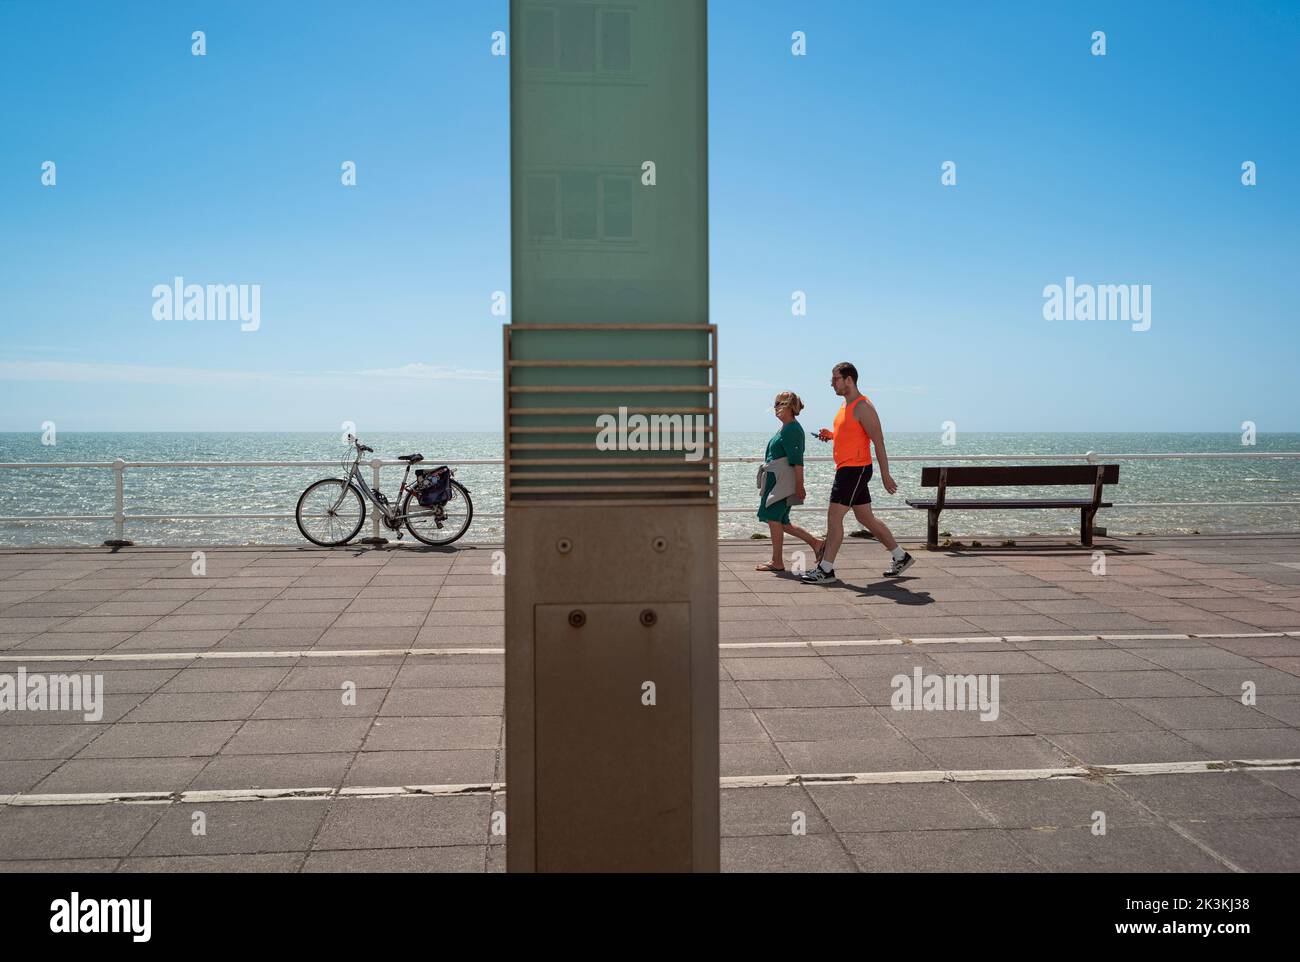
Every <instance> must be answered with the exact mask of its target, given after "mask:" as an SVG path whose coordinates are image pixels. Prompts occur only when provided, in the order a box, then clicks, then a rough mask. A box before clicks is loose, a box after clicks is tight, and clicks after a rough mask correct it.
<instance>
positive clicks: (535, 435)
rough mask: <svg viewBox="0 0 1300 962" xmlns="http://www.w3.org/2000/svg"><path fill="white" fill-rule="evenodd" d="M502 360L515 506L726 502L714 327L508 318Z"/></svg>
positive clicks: (508, 480)
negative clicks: (720, 491)
mask: <svg viewBox="0 0 1300 962" xmlns="http://www.w3.org/2000/svg"><path fill="white" fill-rule="evenodd" d="M521 348H522V349H521ZM520 354H524V355H525V356H526V358H527V359H522V358H520V357H519V355H520ZM503 356H504V359H505V375H504V382H505V425H506V445H505V495H506V503H507V504H518V503H534V502H539V501H541V502H554V503H565V502H568V503H575V504H590V503H607V502H611V501H614V502H629V501H635V502H657V503H673V504H683V503H686V504H716V502H717V463H718V451H717V443H716V441H717V329H716V327H715V326H714V325H712V324H599V323H593V324H507V325H505V327H504V353H503Z"/></svg>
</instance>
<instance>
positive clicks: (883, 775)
mask: <svg viewBox="0 0 1300 962" xmlns="http://www.w3.org/2000/svg"><path fill="white" fill-rule="evenodd" d="M1297 768H1300V758H1253V759H1233V760H1222V761H1200V762H1133V763H1129V764H1124V765H1073V766H1068V767H1064V768H989V769H971V770H965V771H960V770H943V769H933V770H928V771H916V772H823V773H815V774H806V775H729V776H726V777H723V778H721V779H719V780H718V781H719V785H720V787H722V788H725V789H731V788H780V787H791V786H799V785H815V786H819V785H906V784H918V783H927V782H1019V781H1035V780H1046V779H1053V778H1110V777H1115V776H1119V775H1126V776H1142V775H1202V774H1207V773H1216V774H1227V773H1231V772H1250V771H1259V772H1272V771H1293V770H1295V769H1297ZM505 790H506V783H505V782H480V783H471V784H462V785H392V786H359V787H349V788H329V787H316V788H233V789H209V790H203V791H187V792H77V793H68V794H45V795H24V794H17V795H0V806H5V805H8V806H12V807H21V806H53V805H108V804H112V803H115V802H118V803H124V804H130V805H140V804H146V805H172V804H194V803H207V802H254V801H258V802H260V801H281V800H291V799H297V800H316V801H319V800H323V799H334V798H416V797H420V796H437V797H443V798H447V797H453V796H463V795H491V794H493V793H495V792H502V791H505Z"/></svg>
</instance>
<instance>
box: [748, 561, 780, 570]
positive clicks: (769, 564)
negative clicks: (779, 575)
mask: <svg viewBox="0 0 1300 962" xmlns="http://www.w3.org/2000/svg"><path fill="white" fill-rule="evenodd" d="M754 570H755V571H784V570H785V569H784V568H778V567H776V566H775V565H774V564H772V562H770V561H764V562H763V563H762V564H761V565H755V566H754Z"/></svg>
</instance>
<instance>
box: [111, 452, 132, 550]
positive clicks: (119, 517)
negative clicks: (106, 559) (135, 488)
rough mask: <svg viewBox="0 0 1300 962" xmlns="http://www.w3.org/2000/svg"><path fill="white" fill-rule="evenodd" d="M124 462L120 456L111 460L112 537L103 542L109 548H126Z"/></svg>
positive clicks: (127, 544) (127, 545)
mask: <svg viewBox="0 0 1300 962" xmlns="http://www.w3.org/2000/svg"><path fill="white" fill-rule="evenodd" d="M125 490H126V462H125V461H123V460H122V459H121V458H118V459H116V460H115V461H114V462H113V537H111V538H109V539H108V540H107V541H105V542H104V545H105V546H106V547H109V548H126V547H129V546H130V545H131V544H132V542H130V541H127V540H126V504H125V500H126V499H125V494H124V492H125Z"/></svg>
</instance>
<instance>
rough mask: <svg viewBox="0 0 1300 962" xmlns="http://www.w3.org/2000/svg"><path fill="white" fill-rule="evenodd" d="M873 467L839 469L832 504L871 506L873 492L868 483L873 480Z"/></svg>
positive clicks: (866, 465)
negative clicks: (868, 488)
mask: <svg viewBox="0 0 1300 962" xmlns="http://www.w3.org/2000/svg"><path fill="white" fill-rule="evenodd" d="M871 468H872V465H870V464H865V465H863V466H862V467H857V468H839V469H838V470H837V471H836V472H835V483H834V484H832V485H831V504H847V505H849V506H850V507H852V506H853V505H855V504H870V503H871V492H870V491H868V490H867V482H868V481H870V480H871Z"/></svg>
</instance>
